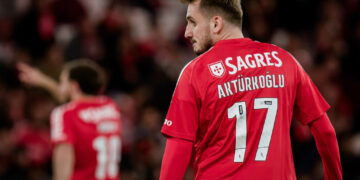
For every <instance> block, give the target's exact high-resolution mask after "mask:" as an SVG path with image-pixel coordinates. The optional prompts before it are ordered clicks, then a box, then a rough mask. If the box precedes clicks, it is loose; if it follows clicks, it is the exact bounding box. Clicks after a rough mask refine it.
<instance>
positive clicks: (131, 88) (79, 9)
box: [0, 0, 360, 180]
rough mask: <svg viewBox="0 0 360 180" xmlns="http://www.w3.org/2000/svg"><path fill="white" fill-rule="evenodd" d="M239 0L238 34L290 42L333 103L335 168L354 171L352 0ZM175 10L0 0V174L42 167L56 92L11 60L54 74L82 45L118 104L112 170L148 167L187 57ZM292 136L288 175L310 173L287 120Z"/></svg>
mask: <svg viewBox="0 0 360 180" xmlns="http://www.w3.org/2000/svg"><path fill="white" fill-rule="evenodd" d="M242 3H243V8H244V13H245V14H244V15H245V16H244V18H245V20H244V24H243V29H244V34H245V36H247V37H250V38H252V39H254V40H258V41H263V42H270V43H273V44H275V45H278V46H280V47H282V48H284V49H286V50H288V51H290V52H291V53H292V54H293V55H294V56H295V57H296V58H297V59H298V60H299V62H300V63H301V64H302V65H303V67H304V68H305V69H306V71H307V72H308V73H309V74H310V76H311V77H312V79H313V81H314V82H315V84H316V85H317V86H318V88H319V89H320V91H321V92H322V94H323V96H324V97H325V99H326V100H327V101H328V103H329V104H330V105H331V106H332V108H331V109H330V111H329V112H328V114H329V117H330V119H331V121H332V123H333V125H334V127H335V129H336V132H337V136H338V140H339V144H340V151H341V158H342V164H343V172H344V179H360V171H359V167H360V125H359V124H360V121H359V120H360V104H359V103H358V102H360V95H359V92H360V82H359V77H360V73H359V72H360V70H359V68H360V66H359V61H360V1H359V0H243V2H242ZM185 13H186V7H185V6H184V5H182V4H181V3H180V0H0V179H34V180H41V179H44V180H46V179H51V148H52V145H51V143H50V137H49V114H50V112H51V110H52V109H53V108H54V107H55V106H57V105H58V104H57V102H56V101H55V100H54V99H53V98H52V97H51V95H50V94H49V93H47V92H46V91H44V90H42V89H38V88H34V87H28V86H25V85H23V84H21V83H20V82H19V80H18V77H17V70H16V66H15V65H16V62H19V61H21V62H25V63H28V64H31V65H33V66H35V67H37V68H39V69H41V70H42V71H43V72H45V73H46V74H47V75H49V76H51V77H53V78H54V79H58V76H59V73H60V71H61V67H62V66H63V65H64V63H66V62H68V61H71V60H72V59H76V58H82V57H86V58H90V59H92V60H94V61H96V62H97V63H99V64H100V65H101V66H103V67H104V68H105V69H106V71H107V73H108V77H109V82H108V88H107V91H106V94H107V95H109V96H110V97H112V98H113V99H114V100H115V101H116V102H117V103H118V104H119V107H120V109H121V111H122V113H123V114H122V120H123V135H124V136H123V148H122V159H121V171H120V172H121V178H122V179H124V180H128V179H129V180H131V179H139V180H143V179H144V180H145V179H146V180H152V179H158V176H159V171H160V165H161V159H162V154H163V149H164V146H165V139H164V138H163V137H162V136H161V134H160V129H161V126H162V123H163V119H164V116H165V114H166V111H167V108H168V106H169V103H170V99H171V96H172V92H173V90H174V87H175V84H176V81H177V77H178V74H179V72H180V71H181V68H182V67H183V65H184V64H186V63H187V62H188V61H189V60H191V59H192V58H194V57H195V55H194V54H193V52H192V49H191V47H190V46H188V42H187V41H186V40H185V39H184V37H183V33H184V30H185V25H186V22H185ZM184 113H186V112H184ZM292 136H293V147H294V159H295V168H296V171H297V176H298V178H299V179H301V180H308V179H311V180H312V179H315V180H316V179H321V178H322V177H321V174H322V165H321V160H320V158H319V156H318V154H317V151H316V148H315V143H314V140H313V139H312V137H311V134H310V132H309V130H308V128H307V127H305V126H303V125H301V124H300V123H298V122H296V121H295V122H294V123H293V128H292ZM187 176H188V177H186V179H191V172H189V173H188V174H187Z"/></svg>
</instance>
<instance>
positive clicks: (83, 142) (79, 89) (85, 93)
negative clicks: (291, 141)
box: [18, 60, 121, 180]
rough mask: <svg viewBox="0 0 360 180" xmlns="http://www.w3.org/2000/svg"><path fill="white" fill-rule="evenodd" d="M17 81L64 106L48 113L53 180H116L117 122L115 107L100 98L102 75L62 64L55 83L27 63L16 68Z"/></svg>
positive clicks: (87, 64)
mask: <svg viewBox="0 0 360 180" xmlns="http://www.w3.org/2000/svg"><path fill="white" fill-rule="evenodd" d="M18 69H19V71H20V75H19V76H20V79H21V80H22V81H23V82H24V83H26V84H30V85H33V86H40V87H43V88H45V89H47V90H49V91H50V92H51V93H52V94H53V95H54V96H55V97H56V98H57V99H58V100H59V101H61V102H64V101H65V100H67V99H68V98H69V99H70V100H71V101H70V102H69V103H67V104H65V105H62V106H60V107H57V108H56V109H55V110H53V112H52V114H51V139H52V141H53V143H54V151H53V166H54V167H53V173H54V180H68V179H74V180H83V179H86V180H99V179H102V180H103V179H104V180H115V179H119V160H120V148H121V139H120V137H121V120H120V112H119V110H118V107H117V105H116V104H115V103H114V102H113V101H112V100H111V99H110V98H108V97H106V96H102V95H99V94H100V93H101V92H102V91H103V90H104V88H105V84H106V78H105V74H104V72H103V70H102V69H101V68H100V67H99V66H98V65H97V64H95V63H93V62H91V61H89V60H75V61H72V62H70V63H68V64H66V65H65V67H64V68H63V71H62V73H61V76H60V83H59V84H58V83H57V82H56V81H54V80H52V79H51V78H49V77H48V76H46V75H45V74H43V73H41V72H40V71H39V70H37V69H35V68H33V67H30V66H28V65H26V64H22V63H20V64H18Z"/></svg>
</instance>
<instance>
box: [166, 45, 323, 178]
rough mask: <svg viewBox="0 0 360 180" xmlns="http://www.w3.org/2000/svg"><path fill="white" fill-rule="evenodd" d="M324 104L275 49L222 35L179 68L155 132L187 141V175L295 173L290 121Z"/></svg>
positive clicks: (316, 112) (313, 114)
mask: <svg viewBox="0 0 360 180" xmlns="http://www.w3.org/2000/svg"><path fill="white" fill-rule="evenodd" d="M327 109H329V105H328V104H327V103H326V101H325V100H324V99H323V97H322V96H321V95H320V93H319V92H318V90H317V88H316V87H315V85H314V84H313V82H312V81H311V80H310V78H309V77H308V75H307V74H306V72H305V71H304V70H303V68H302V67H301V66H300V65H299V64H298V62H297V61H296V60H295V59H294V58H293V57H292V56H291V55H290V54H289V53H288V52H286V51H284V50H282V49H281V48H279V47H277V46H274V45H270V44H266V43H260V42H255V41H252V40H250V39H247V38H243V39H232V40H222V41H219V42H217V43H216V44H215V45H214V47H213V48H211V49H210V50H209V51H207V52H206V53H204V54H202V55H201V56H199V57H198V58H196V59H195V60H193V61H191V62H190V63H189V64H188V65H187V66H186V67H185V68H184V69H183V71H182V72H181V74H180V77H179V80H178V84H177V86H176V89H175V92H174V95H173V98H172V101H171V104H170V108H169V111H168V114H167V117H166V120H165V122H164V125H163V128H162V133H163V134H165V135H166V136H171V137H176V138H181V139H186V140H190V141H193V142H194V147H195V161H194V173H195V179H222V180H225V179H267V180H270V179H274V180H279V179H284V180H289V179H296V174H295V169H294V163H293V157H292V150H291V142H290V125H291V120H292V117H293V115H295V116H296V117H297V118H298V119H299V120H300V122H302V123H303V124H308V123H310V122H311V121H312V120H315V119H316V118H318V117H320V116H321V115H323V113H324V112H326V110H327Z"/></svg>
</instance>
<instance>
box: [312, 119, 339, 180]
mask: <svg viewBox="0 0 360 180" xmlns="http://www.w3.org/2000/svg"><path fill="white" fill-rule="evenodd" d="M309 127H310V130H311V133H312V135H313V136H314V138H315V141H316V146H317V149H318V152H319V154H320V156H321V159H322V162H323V166H324V176H325V178H324V179H326V180H341V179H342V169H341V163H340V153H339V146H338V142H337V139H336V133H335V130H334V128H333V126H332V125H331V122H330V120H329V117H328V116H327V114H326V113H325V114H324V115H323V116H321V117H320V118H318V119H316V120H314V121H312V122H311V123H310V124H309Z"/></svg>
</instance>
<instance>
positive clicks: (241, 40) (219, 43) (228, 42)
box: [214, 38, 251, 46]
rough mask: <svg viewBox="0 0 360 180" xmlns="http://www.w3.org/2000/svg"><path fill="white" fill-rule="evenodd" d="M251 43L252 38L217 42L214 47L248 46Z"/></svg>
mask: <svg viewBox="0 0 360 180" xmlns="http://www.w3.org/2000/svg"><path fill="white" fill-rule="evenodd" d="M250 41H251V39H250V38H238V39H224V40H220V41H218V42H216V43H215V45H214V46H219V45H223V44H246V43H249V42H250Z"/></svg>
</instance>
